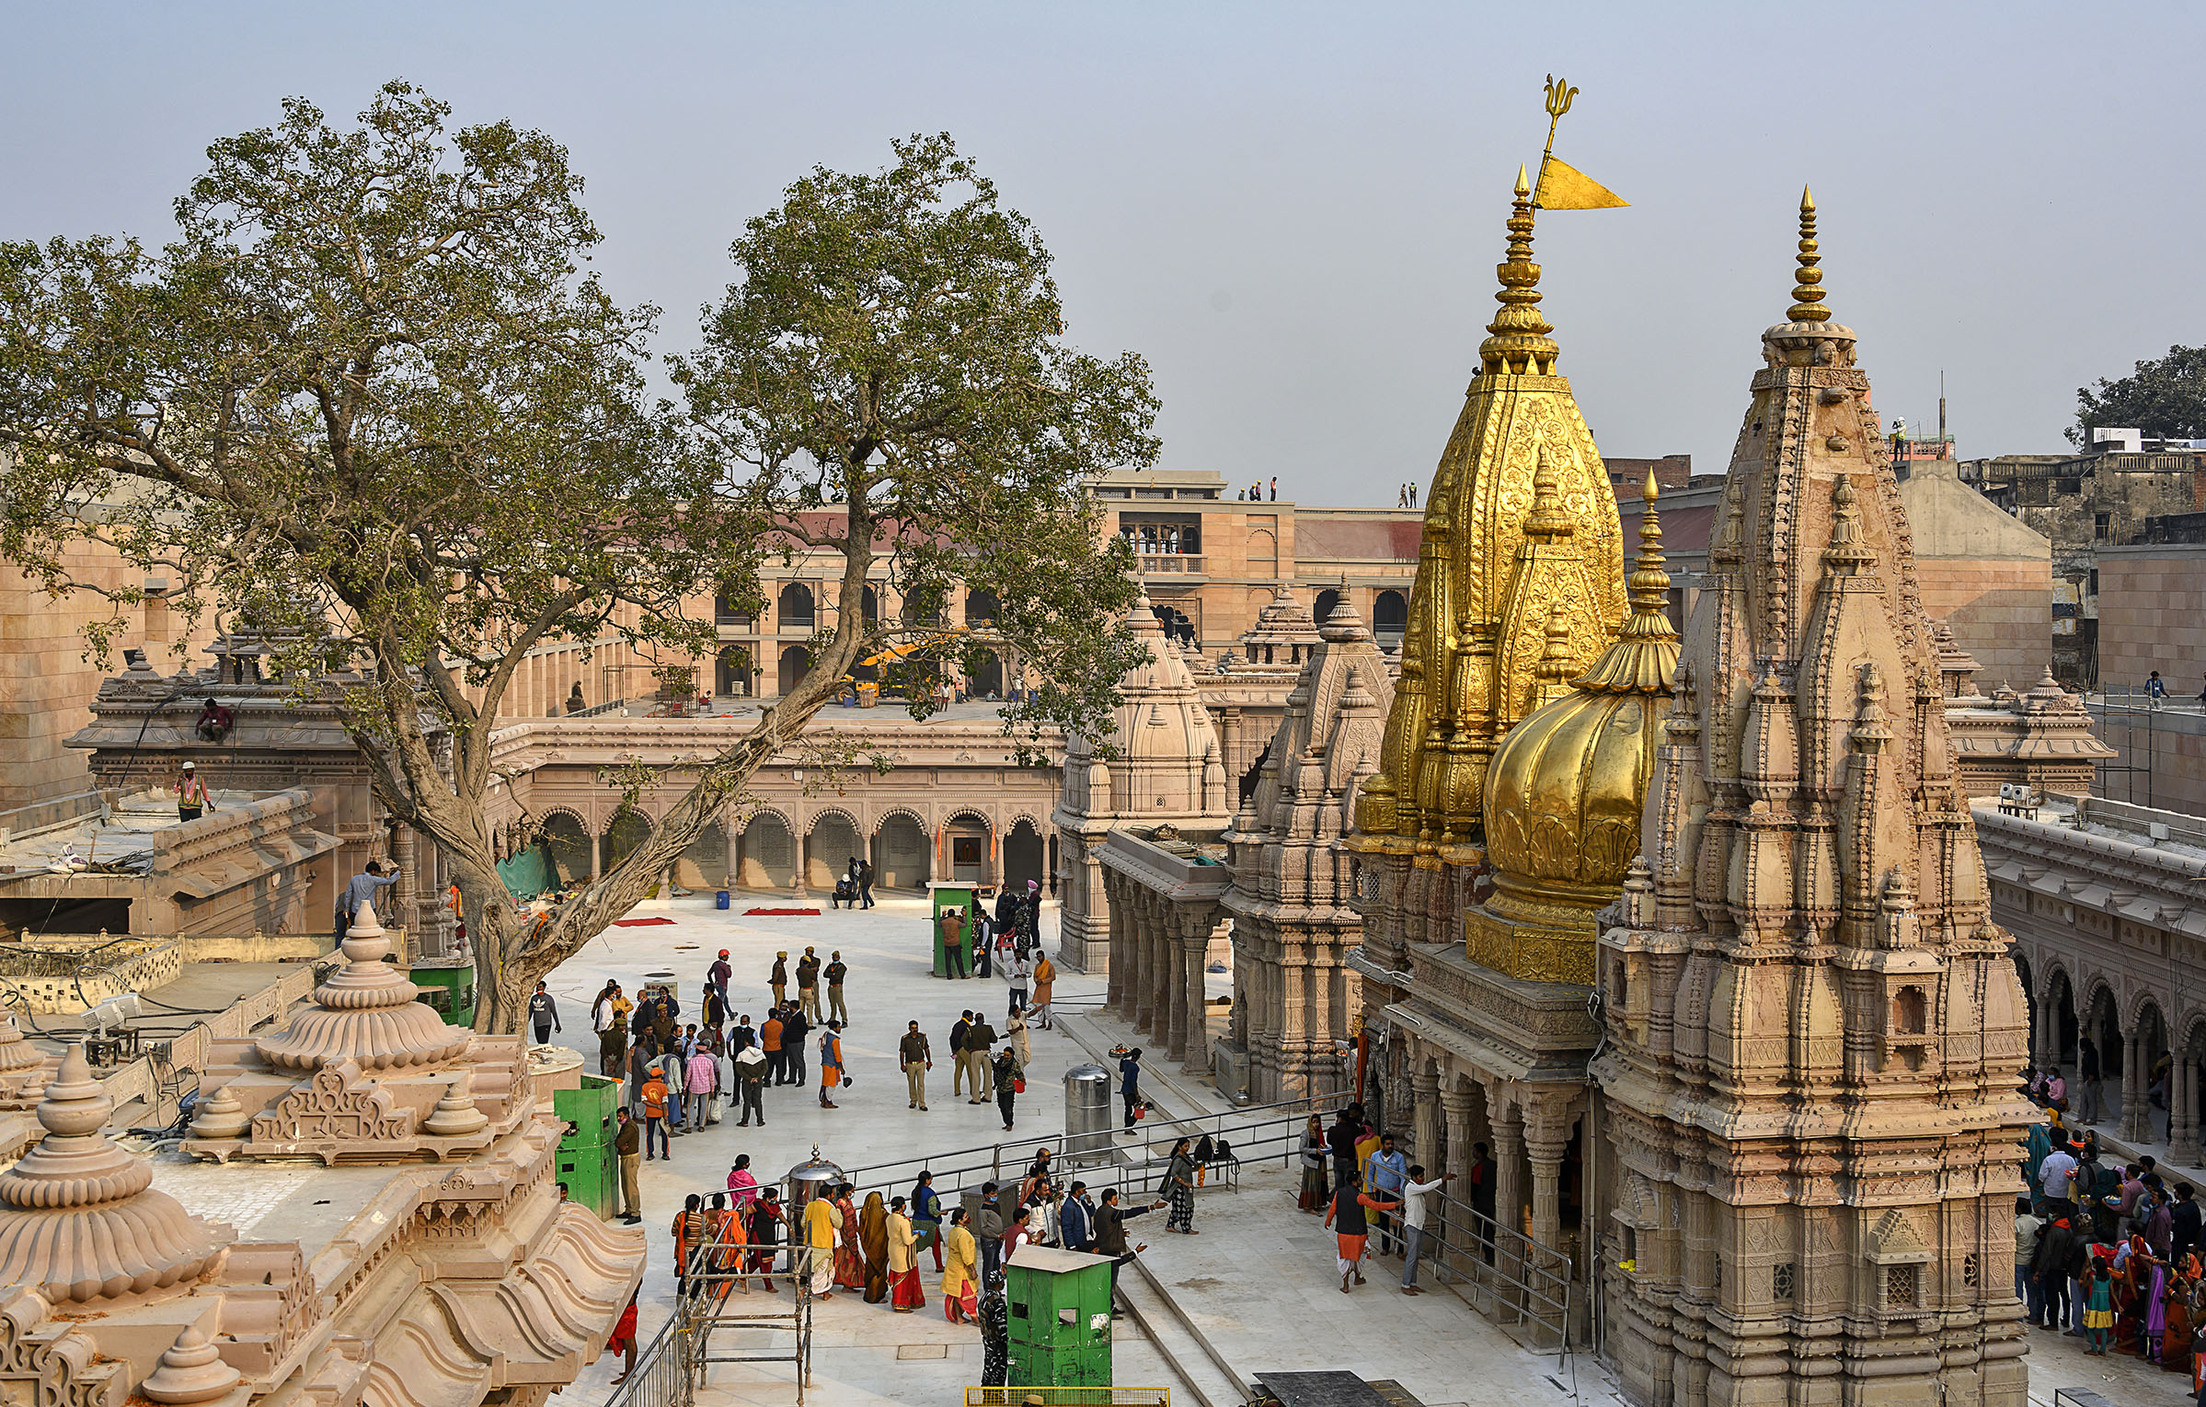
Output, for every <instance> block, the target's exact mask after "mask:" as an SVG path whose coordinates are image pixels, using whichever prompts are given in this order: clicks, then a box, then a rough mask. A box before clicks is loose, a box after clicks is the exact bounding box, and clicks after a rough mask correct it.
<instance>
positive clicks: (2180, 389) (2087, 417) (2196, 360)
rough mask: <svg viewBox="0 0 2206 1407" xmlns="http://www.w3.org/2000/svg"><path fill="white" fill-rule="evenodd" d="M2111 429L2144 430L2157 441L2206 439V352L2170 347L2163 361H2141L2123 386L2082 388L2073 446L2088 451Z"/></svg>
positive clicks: (2071, 434) (2070, 435) (2104, 383)
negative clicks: (2095, 434) (2096, 436)
mask: <svg viewBox="0 0 2206 1407" xmlns="http://www.w3.org/2000/svg"><path fill="white" fill-rule="evenodd" d="M2106 426H2118V427H2126V428H2132V429H2137V430H2142V431H2143V432H2144V433H2145V434H2146V436H2147V437H2149V438H2155V439H2173V440H2197V439H2206V347H2170V348H2168V354H2167V355H2166V356H2164V357H2162V358H2160V359H2159V360H2157V361H2149V362H2139V363H2137V367H2136V370H2135V371H2134V372H2133V373H2132V374H2130V375H2128V376H2125V377H2123V378H2122V379H2121V380H2119V381H2108V380H2105V379H2104V378H2102V379H2101V380H2100V381H2099V382H2098V384H2097V385H2096V386H2079V387H2077V388H2076V424H2075V427H2074V428H2073V429H2071V430H2069V432H2068V438H2069V441H2070V442H2071V443H2073V444H2076V445H2079V446H2082V447H2084V448H2086V449H2088V448H2089V447H2090V443H2091V432H2092V431H2093V430H2095V429H2099V428H2102V427H2106Z"/></svg>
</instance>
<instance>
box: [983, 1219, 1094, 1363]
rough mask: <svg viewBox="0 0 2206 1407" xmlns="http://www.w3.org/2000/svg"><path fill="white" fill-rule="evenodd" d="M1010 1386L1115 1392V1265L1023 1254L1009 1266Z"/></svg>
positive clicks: (1028, 1250) (1042, 1252) (1055, 1253)
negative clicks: (1113, 1382)
mask: <svg viewBox="0 0 2206 1407" xmlns="http://www.w3.org/2000/svg"><path fill="white" fill-rule="evenodd" d="M1003 1279H1004V1299H1005V1302H1006V1305H1007V1306H1008V1308H1009V1311H1010V1321H1011V1334H1010V1339H1009V1346H1010V1359H1011V1365H1010V1366H1011V1376H1010V1381H1012V1382H1014V1383H1016V1384H1018V1385H1019V1386H1021V1387H1109V1386H1110V1385H1111V1258H1110V1257H1109V1256H1091V1255H1087V1254H1085V1253H1084V1252H1081V1251H1060V1250H1053V1249H1051V1248H1050V1247H1047V1246H1021V1247H1019V1249H1018V1251H1017V1253H1016V1254H1014V1255H1013V1256H1012V1258H1011V1261H1010V1263H1009V1264H1007V1265H1005V1266H1004V1277H1003Z"/></svg>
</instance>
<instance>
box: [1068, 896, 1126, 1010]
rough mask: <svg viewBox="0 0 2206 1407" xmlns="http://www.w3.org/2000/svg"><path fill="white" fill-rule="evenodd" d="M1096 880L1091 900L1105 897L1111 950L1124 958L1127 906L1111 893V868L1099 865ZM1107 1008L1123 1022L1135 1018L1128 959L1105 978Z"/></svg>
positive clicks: (1114, 967) (1115, 965)
mask: <svg viewBox="0 0 2206 1407" xmlns="http://www.w3.org/2000/svg"><path fill="white" fill-rule="evenodd" d="M1076 863H1081V864H1084V863H1086V861H1085V859H1084V858H1082V859H1079V860H1077V861H1076ZM1095 881H1096V887H1095V888H1094V889H1092V890H1090V891H1089V894H1090V896H1091V899H1092V898H1093V897H1094V896H1100V897H1101V901H1102V904H1103V915H1104V921H1105V922H1106V923H1107V924H1108V925H1109V931H1110V935H1111V938H1110V943H1111V951H1112V952H1114V953H1117V954H1119V955H1120V957H1121V959H1123V958H1124V956H1125V953H1126V906H1125V905H1124V904H1121V903H1119V902H1118V896H1117V895H1115V894H1113V893H1112V892H1111V889H1112V881H1111V878H1110V871H1109V870H1104V869H1100V868H1099V869H1098V871H1097V873H1096V876H1095ZM1088 970H1089V971H1091V972H1092V971H1093V970H1094V969H1093V968H1092V967H1091V968H1089V969H1088ZM1103 1009H1104V1010H1105V1011H1107V1012H1109V1013H1110V1014H1111V1015H1112V1016H1115V1017H1117V1018H1118V1019H1119V1020H1121V1021H1130V1020H1132V1019H1133V1013H1132V1012H1130V1011H1128V1010H1127V1006H1126V964H1125V962H1124V961H1119V962H1114V963H1112V964H1111V965H1110V971H1109V973H1108V974H1107V975H1106V977H1105V978H1104V987H1103Z"/></svg>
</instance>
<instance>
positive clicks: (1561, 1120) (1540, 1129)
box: [1524, 1096, 1572, 1268]
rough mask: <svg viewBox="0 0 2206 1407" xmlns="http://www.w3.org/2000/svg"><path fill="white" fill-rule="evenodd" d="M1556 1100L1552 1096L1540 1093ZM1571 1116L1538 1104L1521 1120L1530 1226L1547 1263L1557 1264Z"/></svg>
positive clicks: (1561, 1233)
mask: <svg viewBox="0 0 2206 1407" xmlns="http://www.w3.org/2000/svg"><path fill="white" fill-rule="evenodd" d="M1549 1100H1555V1101H1556V1103H1560V1101H1559V1100H1557V1099H1556V1097H1555V1096H1542V1101H1541V1102H1542V1104H1543V1105H1545V1104H1546V1103H1547V1102H1548V1101H1549ZM1571 1122H1572V1120H1571V1117H1570V1113H1569V1111H1568V1110H1567V1109H1562V1108H1554V1107H1541V1108H1538V1109H1537V1110H1535V1112H1534V1114H1533V1116H1532V1117H1530V1118H1527V1119H1526V1120H1525V1121H1524V1151H1525V1154H1526V1156H1527V1157H1528V1158H1529V1159H1530V1160H1531V1164H1532V1229H1531V1232H1530V1233H1529V1234H1530V1235H1531V1237H1532V1240H1533V1241H1534V1242H1535V1243H1536V1244H1537V1245H1538V1246H1539V1248H1540V1249H1541V1250H1542V1251H1544V1252H1546V1253H1548V1254H1549V1255H1550V1256H1551V1257H1552V1260H1551V1262H1550V1267H1551V1268H1553V1267H1554V1266H1557V1265H1560V1263H1561V1262H1562V1258H1563V1256H1562V1252H1563V1217H1562V1192H1563V1155H1564V1154H1565V1153H1566V1152H1567V1151H1569V1148H1570V1126H1571Z"/></svg>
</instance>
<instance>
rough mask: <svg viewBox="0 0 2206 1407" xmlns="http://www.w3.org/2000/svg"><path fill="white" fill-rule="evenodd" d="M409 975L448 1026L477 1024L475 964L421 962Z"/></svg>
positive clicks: (422, 995)
mask: <svg viewBox="0 0 2206 1407" xmlns="http://www.w3.org/2000/svg"><path fill="white" fill-rule="evenodd" d="M406 976H407V979H408V980H409V981H411V982H412V983H413V984H414V985H415V986H416V987H419V988H421V1000H422V1001H424V1002H426V1003H428V1005H429V1007H430V1009H431V1010H433V1011H435V1012H436V1014H437V1015H439V1016H441V1017H443V1018H444V1024H445V1025H447V1026H472V1025H474V1024H475V964H473V963H471V962H462V963H429V962H417V963H415V964H414V965H413V966H412V967H410V968H408V969H406Z"/></svg>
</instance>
